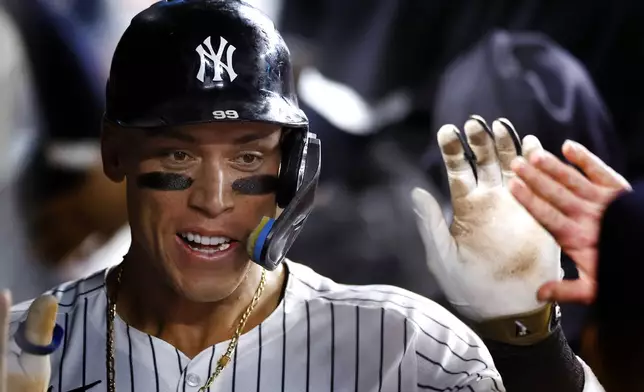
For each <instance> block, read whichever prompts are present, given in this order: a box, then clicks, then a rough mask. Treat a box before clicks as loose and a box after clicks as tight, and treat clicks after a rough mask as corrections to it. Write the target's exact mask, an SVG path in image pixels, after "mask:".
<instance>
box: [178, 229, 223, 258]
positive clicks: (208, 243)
mask: <svg viewBox="0 0 644 392" xmlns="http://www.w3.org/2000/svg"><path fill="white" fill-rule="evenodd" d="M177 236H178V237H179V238H180V239H181V240H182V241H183V242H184V243H185V244H186V245H187V246H188V248H190V249H191V250H193V251H195V252H201V253H205V254H214V253H217V252H223V251H225V250H226V249H228V248H230V246H231V244H232V243H233V242H234V241H233V240H231V239H230V238H226V237H207V236H202V235H199V234H196V233H178V234H177Z"/></svg>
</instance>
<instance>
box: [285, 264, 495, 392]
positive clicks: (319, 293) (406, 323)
mask: <svg viewBox="0 0 644 392" xmlns="http://www.w3.org/2000/svg"><path fill="white" fill-rule="evenodd" d="M287 266H288V269H289V282H288V288H287V290H288V291H290V295H291V297H296V298H299V299H301V300H304V301H306V302H309V303H311V302H323V303H328V304H329V307H333V308H334V309H336V314H340V313H339V312H340V311H342V309H343V308H351V309H350V312H349V311H347V312H344V313H342V315H343V316H344V319H343V320H344V321H343V324H345V326H346V327H347V328H349V329H355V328H356V322H357V319H358V318H359V319H360V320H364V321H365V322H366V323H367V324H368V325H369V327H365V329H361V334H362V333H365V331H366V330H369V331H371V332H373V333H372V334H371V335H369V334H368V333H367V335H368V336H369V338H374V339H376V338H380V339H382V338H381V337H379V336H380V335H381V334H382V333H383V331H384V330H387V331H388V332H387V339H394V340H398V339H400V341H401V342H403V341H404V343H405V345H404V350H403V351H402V352H400V353H399V354H401V355H403V357H404V358H403V360H402V363H403V365H404V366H405V367H406V368H410V367H413V368H416V369H417V372H418V376H417V377H418V385H419V387H420V386H421V385H422V386H427V388H429V389H431V388H432V387H433V386H436V385H439V384H440V385H446V386H449V385H452V386H453V385H461V386H462V385H465V384H477V385H488V384H489V385H491V386H492V387H496V388H497V390H498V386H499V385H502V382H501V380H500V375H499V374H498V372H497V371H496V368H495V366H494V362H493V360H492V356H491V355H490V352H489V351H488V349H487V348H486V346H485V344H484V343H483V341H482V340H481V339H480V338H479V337H478V335H476V333H474V331H472V330H471V329H470V328H469V327H468V326H467V325H465V323H463V322H462V321H461V320H459V319H458V318H457V317H456V316H455V315H453V314H452V313H450V312H449V311H448V310H446V309H445V308H443V307H442V306H441V305H439V304H437V303H436V302H434V301H432V300H430V299H428V298H425V297H422V296H420V295H417V294H414V293H412V292H410V291H408V290H404V289H401V288H398V287H393V286H387V285H366V286H352V285H343V284H338V283H336V282H334V281H332V280H330V279H328V278H325V277H323V276H321V275H319V274H317V273H315V272H314V271H313V270H312V269H310V268H308V267H305V266H303V265H300V264H297V263H293V262H288V263H287ZM294 302H295V301H294ZM311 309H314V307H311ZM352 313H353V315H352ZM336 333H337V331H336ZM399 335H400V336H399ZM401 347H403V346H402V345H401ZM436 382H438V383H439V384H435V383H436ZM429 385H432V387H429ZM423 388H424V387H421V389H423ZM436 390H446V389H440V388H439V389H436Z"/></svg>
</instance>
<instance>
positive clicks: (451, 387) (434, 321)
mask: <svg viewBox="0 0 644 392" xmlns="http://www.w3.org/2000/svg"><path fill="white" fill-rule="evenodd" d="M427 307H428V308H429V309H424V311H423V313H424V314H425V316H424V317H411V318H410V319H409V320H410V321H409V322H411V323H413V324H414V325H413V326H412V331H413V334H414V336H413V337H412V342H413V345H412V346H411V349H412V350H414V354H415V356H412V358H415V361H416V367H417V369H418V391H459V390H464V391H471V392H487V391H494V392H504V391H505V387H504V386H503V381H502V380H501V375H500V374H499V372H498V371H497V369H496V367H495V365H494V361H493V359H492V355H491V354H490V352H489V351H488V349H487V347H485V344H484V343H483V341H482V340H481V339H480V338H479V337H478V335H476V334H475V333H474V332H473V331H472V330H471V329H470V328H469V327H467V326H466V325H465V324H464V323H463V322H462V321H460V320H459V319H457V318H456V317H455V316H454V315H452V314H450V313H449V312H448V311H447V310H445V309H444V308H442V307H441V306H439V305H438V304H435V303H433V302H430V301H427ZM428 314H429V315H431V316H430V317H428V316H427V315H428ZM412 320H413V321H412Z"/></svg>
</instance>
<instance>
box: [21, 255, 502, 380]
mask: <svg viewBox="0 0 644 392" xmlns="http://www.w3.org/2000/svg"><path fill="white" fill-rule="evenodd" d="M286 265H287V267H288V268H287V270H288V278H287V288H286V291H285V295H284V298H283V300H282V301H281V303H280V304H279V306H278V307H277V309H276V310H275V311H274V312H273V313H272V314H271V315H270V316H269V317H268V318H267V319H266V320H265V321H264V322H263V323H262V324H261V325H259V326H257V327H256V328H254V329H253V330H251V331H249V332H248V333H246V334H244V335H243V336H242V337H241V339H240V341H239V345H238V348H237V351H236V353H235V355H234V356H233V360H232V361H231V363H230V364H229V365H228V366H227V367H226V368H225V369H224V371H223V372H222V374H221V376H220V377H219V378H218V379H217V380H215V382H214V384H213V386H212V387H211V389H210V390H211V391H212V392H215V391H216V392H255V391H257V392H260V391H263V392H280V391H285V392H333V391H336V392H355V391H360V392H376V391H383V392H398V391H401V392H411V391H456V390H464V391H477V392H479V391H504V388H503V385H502V382H501V378H500V376H499V374H498V372H497V371H496V369H495V368H494V365H493V362H492V358H491V356H490V354H489V352H488V350H487V349H486V348H485V346H484V345H483V343H482V341H481V340H480V339H479V338H478V337H477V336H476V335H475V334H474V333H473V332H472V331H471V330H470V329H469V328H467V327H466V326H465V325H464V324H463V323H462V322H461V321H459V320H458V319H457V318H456V317H454V316H453V315H451V314H450V313H449V312H447V311H446V310H444V309H443V308H441V307H440V306H439V305H437V304H435V303H434V302H432V301H430V300H428V299H425V298H422V297H420V296H417V295H415V294H412V293H410V292H408V291H406V290H402V289H399V288H395V287H390V286H347V285H340V284H337V283H334V282H333V281H331V280H329V279H327V278H324V277H322V276H320V275H318V274H316V273H315V272H313V271H312V270H311V269H309V268H308V267H305V266H303V265H300V264H297V263H294V262H291V261H287V262H286ZM105 276H106V271H101V272H100V273H97V274H94V275H92V276H90V277H88V278H87V279H83V280H79V281H76V282H71V283H67V284H64V285H62V286H60V287H58V288H56V289H55V290H54V291H53V292H54V294H55V295H56V296H57V297H58V298H59V303H60V307H59V315H58V323H59V324H60V325H61V326H63V327H65V340H64V344H63V345H62V346H61V347H60V348H59V350H58V351H57V352H56V353H54V354H53V356H52V380H51V385H52V386H53V388H52V391H53V392H61V391H62V392H69V391H74V390H75V389H76V390H78V391H83V390H87V391H90V392H101V391H105V390H106V389H107V385H106V367H105V342H106V313H105V310H106V305H107V297H106V292H105ZM27 308H28V304H27V303H25V304H20V305H17V306H16V307H14V309H13V312H12V325H11V328H12V332H13V331H15V329H16V328H17V326H18V322H19V321H20V320H22V319H23V318H24V316H25V312H26V309H27ZM115 330H116V331H115V333H116V384H117V391H118V392H128V391H132V392H134V391H137V392H154V391H162V392H170V391H178V392H183V391H186V392H196V391H197V390H198V389H199V387H201V386H202V385H203V384H204V383H205V381H206V380H207V378H208V375H209V374H210V373H211V372H212V371H213V370H214V367H215V363H216V361H217V359H218V358H219V356H221V354H223V352H224V351H225V349H226V347H227V344H228V342H222V343H219V344H217V345H215V346H211V347H208V348H206V349H205V350H204V351H202V352H201V353H199V354H198V355H197V356H196V357H194V358H192V359H190V358H188V357H187V356H186V355H184V354H183V353H181V352H179V351H178V350H177V349H176V348H174V347H173V346H171V345H170V344H168V343H166V342H164V341H162V340H160V339H157V338H155V337H153V336H150V335H148V334H145V333H143V332H141V331H138V330H136V329H134V328H132V327H129V326H128V325H127V324H125V323H124V322H123V321H122V320H121V319H120V318H118V317H117V320H116V324H115ZM10 349H11V350H17V346H16V345H15V343H14V342H13V341H12V342H11V344H10ZM83 386H84V387H85V389H78V388H82V387H83ZM88 387H89V388H88Z"/></svg>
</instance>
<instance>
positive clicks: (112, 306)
mask: <svg viewBox="0 0 644 392" xmlns="http://www.w3.org/2000/svg"><path fill="white" fill-rule="evenodd" d="M122 275H123V265H121V266H120V267H119V271H118V275H117V278H116V285H117V289H116V290H114V296H113V299H110V296H109V294H108V296H107V313H108V314H107V344H106V347H105V348H106V350H105V351H106V354H107V358H106V359H107V391H108V392H116V371H115V367H114V350H115V346H114V340H115V339H114V320H115V319H116V299H117V298H116V297H117V295H116V294H117V292H118V286H120V285H121V276H122ZM265 285H266V270H265V269H263V268H262V277H261V279H260V281H259V285H258V286H257V290H255V295H253V299H252V301H251V302H250V304H249V305H248V307H247V308H246V310H245V311H244V313H243V314H242V316H241V319H240V320H239V324H237V329H236V330H235V334H234V335H233V337H232V339H231V340H230V343H228V348H227V349H226V352H225V353H224V355H222V356H221V357H220V358H219V361H217V367H216V368H215V371H214V372H213V373H212V374H211V375H210V377H209V378H208V381H206V384H205V385H204V386H203V387H201V388H199V392H205V391H206V390H207V389H208V388H209V387H210V386H211V385H212V383H213V382H214V381H215V379H216V378H217V377H218V376H219V374H221V371H222V370H224V368H225V367H226V365H228V362H230V359H231V358H232V355H233V352H234V351H235V349H236V348H237V343H238V342H239V337H240V336H241V334H242V331H243V330H244V326H245V325H246V321H248V317H249V316H250V314H251V313H252V312H253V309H255V306H256V305H257V301H259V298H260V297H261V296H262V292H263V291H264V286H265Z"/></svg>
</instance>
